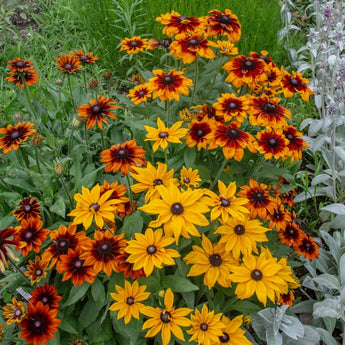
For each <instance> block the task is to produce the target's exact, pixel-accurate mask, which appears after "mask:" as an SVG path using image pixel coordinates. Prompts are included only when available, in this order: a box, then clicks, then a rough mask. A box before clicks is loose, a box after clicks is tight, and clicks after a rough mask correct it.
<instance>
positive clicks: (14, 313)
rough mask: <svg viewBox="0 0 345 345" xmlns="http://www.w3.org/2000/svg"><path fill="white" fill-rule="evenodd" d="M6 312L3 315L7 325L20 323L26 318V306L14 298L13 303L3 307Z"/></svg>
mask: <svg viewBox="0 0 345 345" xmlns="http://www.w3.org/2000/svg"><path fill="white" fill-rule="evenodd" d="M2 309H3V310H4V312H3V313H2V315H3V316H4V318H5V319H6V325H10V324H12V323H14V322H16V323H20V322H21V321H22V319H23V318H24V316H25V306H24V303H23V302H22V301H17V300H16V299H15V298H14V297H12V303H7V304H6V305H4V306H3V307H2Z"/></svg>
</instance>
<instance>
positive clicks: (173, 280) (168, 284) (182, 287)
mask: <svg viewBox="0 0 345 345" xmlns="http://www.w3.org/2000/svg"><path fill="white" fill-rule="evenodd" d="M161 283H162V287H163V288H166V289H167V288H171V290H172V291H173V292H189V291H196V290H199V287H198V286H196V285H194V284H193V283H191V282H190V281H189V280H188V279H186V278H183V277H179V276H165V277H163V278H162V280H161Z"/></svg>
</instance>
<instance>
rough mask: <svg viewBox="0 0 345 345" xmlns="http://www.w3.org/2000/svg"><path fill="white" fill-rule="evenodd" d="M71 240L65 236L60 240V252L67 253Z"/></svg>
mask: <svg viewBox="0 0 345 345" xmlns="http://www.w3.org/2000/svg"><path fill="white" fill-rule="evenodd" d="M70 244H71V242H70V240H69V239H68V238H63V239H61V240H59V241H58V243H57V244H56V246H57V248H58V251H59V253H67V250H68V248H69V247H70Z"/></svg>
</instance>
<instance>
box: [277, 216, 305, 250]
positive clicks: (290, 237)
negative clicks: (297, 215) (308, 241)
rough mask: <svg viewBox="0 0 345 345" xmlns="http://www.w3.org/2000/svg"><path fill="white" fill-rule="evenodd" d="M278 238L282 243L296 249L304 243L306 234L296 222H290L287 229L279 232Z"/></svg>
mask: <svg viewBox="0 0 345 345" xmlns="http://www.w3.org/2000/svg"><path fill="white" fill-rule="evenodd" d="M278 237H279V239H280V242H281V243H283V244H285V245H287V246H290V245H293V246H294V247H295V246H298V245H300V244H301V243H302V239H303V238H304V233H303V231H302V230H301V229H300V227H299V226H298V224H297V223H296V222H293V221H290V222H289V223H288V224H286V226H285V228H283V229H281V230H280V231H279V232H278Z"/></svg>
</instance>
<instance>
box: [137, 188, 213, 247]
mask: <svg viewBox="0 0 345 345" xmlns="http://www.w3.org/2000/svg"><path fill="white" fill-rule="evenodd" d="M157 190H158V192H159V194H160V196H161V198H162V199H154V200H151V201H150V202H149V203H148V204H147V205H144V206H142V207H139V210H142V211H144V212H146V213H151V214H158V219H157V220H154V221H151V222H150V224H149V226H150V227H154V228H157V227H160V226H161V225H163V227H164V232H165V235H166V236H168V237H174V238H175V240H176V243H177V242H178V240H179V238H180V236H183V237H187V238H189V237H190V236H189V235H193V236H197V237H200V234H199V231H198V229H197V228H196V227H195V225H200V226H206V225H208V223H209V222H208V220H207V218H206V217H205V216H204V215H203V214H204V213H206V212H208V211H209V208H208V207H207V206H206V205H205V203H204V202H203V201H201V198H202V196H203V191H201V190H199V189H193V190H192V189H189V190H187V191H180V190H179V189H178V188H177V187H176V186H175V185H174V184H170V186H169V187H164V186H157Z"/></svg>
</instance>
